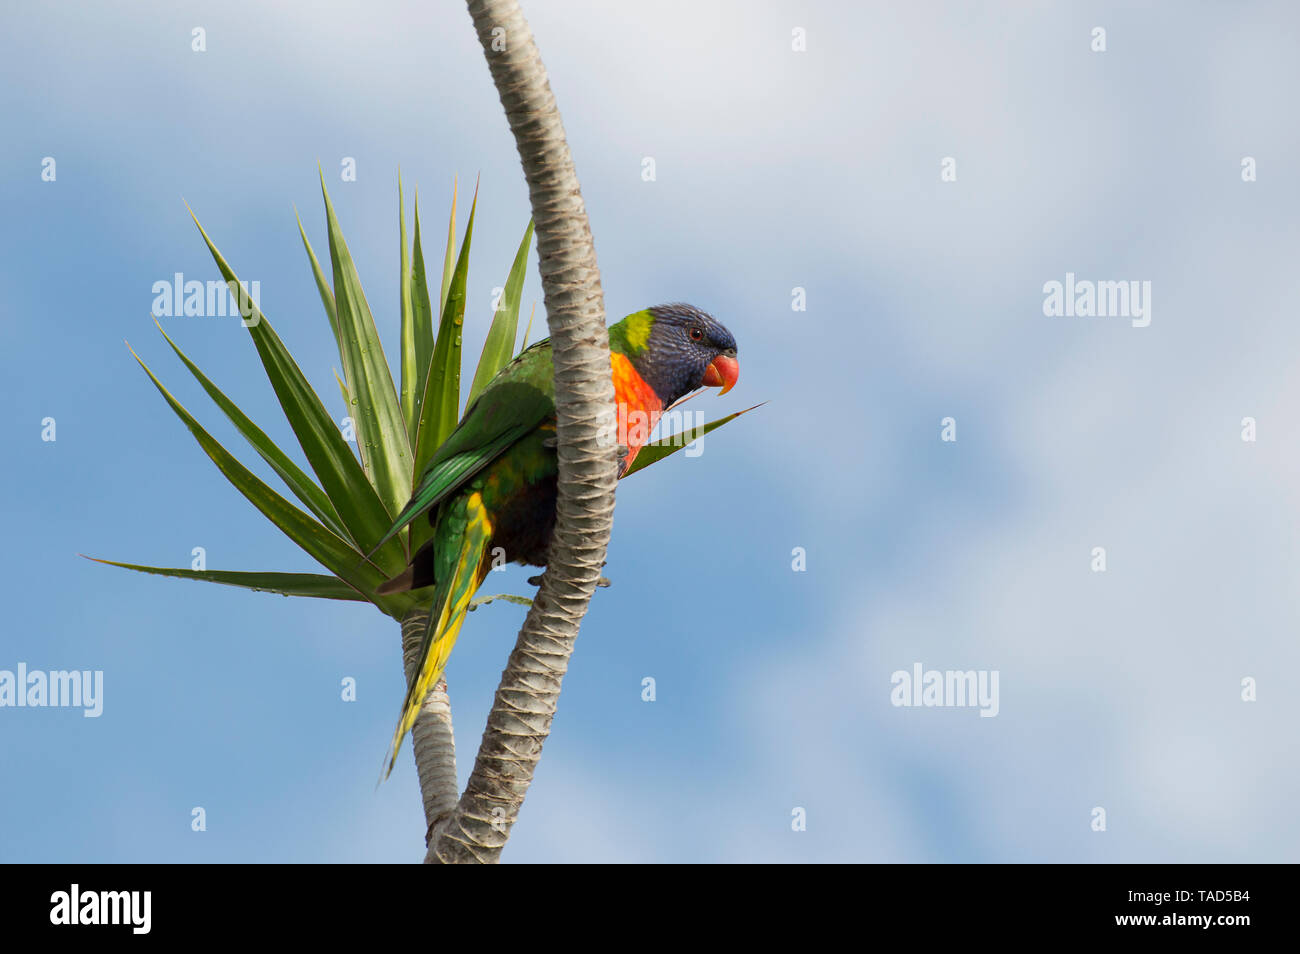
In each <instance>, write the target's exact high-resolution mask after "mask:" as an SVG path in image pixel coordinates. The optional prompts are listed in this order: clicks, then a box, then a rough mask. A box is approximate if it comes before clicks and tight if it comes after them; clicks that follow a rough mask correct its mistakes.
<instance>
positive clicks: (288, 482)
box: [154, 321, 348, 539]
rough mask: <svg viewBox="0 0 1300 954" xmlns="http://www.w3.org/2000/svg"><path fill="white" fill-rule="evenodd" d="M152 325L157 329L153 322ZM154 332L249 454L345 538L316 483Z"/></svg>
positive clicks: (344, 531) (182, 355) (344, 533)
mask: <svg viewBox="0 0 1300 954" xmlns="http://www.w3.org/2000/svg"><path fill="white" fill-rule="evenodd" d="M154 324H156V325H158V322H157V321H155V322H154ZM158 330H159V331H161V332H162V336H163V337H164V338H166V339H167V343H168V344H169V345H171V346H172V350H173V351H175V352H176V356H177V357H178V358H180V359H181V361H182V362H183V363H184V365H185V367H187V368H189V370H190V373H191V374H193V375H194V377H195V378H196V379H197V380H198V382H199V384H201V385H202V386H203V390H205V391H207V392H208V397H210V398H212V400H213V403H215V404H216V405H217V407H219V408H221V410H222V411H223V412H224V413H225V415H226V417H228V418H229V419H230V422H231V423H232V424H234V425H235V428H236V430H238V431H239V433H240V434H242V435H243V436H244V439H245V440H247V441H248V443H249V444H251V445H252V447H253V450H255V451H257V453H258V454H260V455H261V457H262V459H263V460H264V461H266V462H267V463H268V464H270V465H271V469H272V470H274V471H275V472H276V474H278V475H279V477H280V479H281V480H283V481H284V483H285V486H286V487H288V488H289V489H290V490H291V491H293V494H294V496H295V497H297V498H298V499H299V500H301V501H302V502H303V504H304V505H305V506H306V507H307V509H308V510H310V511H311V512H312V513H314V514H315V515H316V516H317V518H319V519H320V521H321V522H322V523H324V524H325V525H326V526H327V527H329V528H330V529H331V530H333V531H334V532H335V533H337V534H338V535H339V536H341V537H343V538H345V539H346V538H347V537H348V533H347V530H345V529H344V527H343V524H342V521H341V520H340V519H339V515H338V511H337V510H335V509H334V504H332V503H330V499H329V498H328V497H326V496H325V491H323V490H321V489H320V487H318V486H317V485H316V482H315V481H313V480H312V479H311V478H310V477H308V476H307V475H306V474H305V473H303V471H302V469H301V468H300V467H299V466H298V465H297V464H295V463H294V462H293V461H291V460H290V459H289V455H288V454H286V453H285V452H284V451H282V450H281V449H280V448H279V446H278V445H277V444H276V443H275V441H273V440H271V438H269V437H267V436H266V432H265V431H263V430H262V429H261V428H260V427H258V426H257V425H256V424H254V423H253V422H252V420H251V419H249V417H248V415H247V414H245V413H244V412H243V411H241V410H240V409H239V407H238V406H237V405H236V404H235V402H234V401H232V400H230V398H228V397H226V395H225V394H224V393H223V392H222V391H221V389H220V388H218V387H217V386H216V385H215V384H213V383H212V380H211V379H210V378H209V377H208V376H207V375H206V374H204V373H203V372H202V371H201V370H199V367H198V365H196V364H195V363H194V362H193V361H191V360H190V359H189V356H188V355H186V354H185V352H184V351H182V350H181V349H180V346H179V345H177V344H176V342H175V341H172V339H171V336H170V335H168V334H167V332H166V331H163V327H162V325H158Z"/></svg>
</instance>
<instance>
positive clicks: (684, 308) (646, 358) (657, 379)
mask: <svg viewBox="0 0 1300 954" xmlns="http://www.w3.org/2000/svg"><path fill="white" fill-rule="evenodd" d="M619 324H620V325H623V326H625V328H624V329H623V330H624V338H625V340H626V342H627V350H626V351H625V352H624V353H625V354H626V355H627V357H628V358H629V359H630V360H631V362H632V366H633V367H635V368H636V371H637V374H639V375H641V378H642V379H643V380H644V381H645V382H646V383H647V384H648V385H650V386H651V387H652V388H654V390H655V394H657V395H658V396H659V398H660V400H662V401H663V403H664V407H668V406H669V405H671V404H672V403H673V402H675V401H677V400H678V399H679V398H681V397H683V396H684V395H686V394H689V393H690V392H691V391H694V390H696V389H697V388H704V387H720V388H722V391H721V392H720V393H722V394H726V393H727V392H728V391H730V390H731V389H732V388H733V387H735V385H736V381H737V380H738V379H739V377H740V364H739V363H738V362H737V361H736V339H735V338H733V337H732V335H731V332H730V331H728V330H727V329H726V328H724V327H723V326H722V323H721V322H720V321H718V320H717V319H716V318H714V317H713V316H712V315H709V314H708V313H706V312H703V311H701V310H700V309H698V308H696V307H694V306H693V305H685V304H681V303H675V304H671V305H656V306H655V307H653V308H647V309H646V310H645V311H641V312H637V313H636V314H635V315H629V316H628V317H627V318H625V319H623V321H622V322H620V323H619Z"/></svg>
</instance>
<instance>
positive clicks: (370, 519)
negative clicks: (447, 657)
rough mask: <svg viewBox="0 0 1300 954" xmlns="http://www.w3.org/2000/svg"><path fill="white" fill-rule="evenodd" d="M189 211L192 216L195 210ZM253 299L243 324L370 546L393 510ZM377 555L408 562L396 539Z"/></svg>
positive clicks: (311, 455)
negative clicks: (382, 497)
mask: <svg viewBox="0 0 1300 954" xmlns="http://www.w3.org/2000/svg"><path fill="white" fill-rule="evenodd" d="M190 215H191V217H193V211H192V210H191V213H190ZM194 224H195V225H196V226H197V227H198V230H199V234H200V235H202V236H203V241H204V242H205V243H206V245H207V247H208V252H209V253H210V254H211V255H212V258H213V260H214V261H215V262H216V264H217V268H218V269H219V270H220V271H221V274H222V276H223V277H224V278H225V279H226V281H227V282H237V281H238V278H237V277H236V276H235V273H234V271H233V270H232V269H231V267H230V265H229V264H228V263H227V262H226V260H225V258H223V257H222V255H221V252H220V251H218V249H217V247H216V246H215V245H214V244H213V243H212V239H211V238H209V237H208V234H207V232H205V231H204V229H203V226H202V225H201V224H200V223H199V220H198V219H197V218H194ZM249 304H250V308H251V311H250V315H249V317H248V318H247V319H245V320H244V321H243V322H242V323H243V324H244V325H245V326H246V327H247V328H248V333H249V335H250V336H251V337H252V339H253V344H254V346H255V347H256V348H257V354H258V357H259V358H260V359H261V362H262V367H263V369H264V370H265V372H266V376H267V379H268V380H269V381H270V382H271V387H272V389H273V390H274V391H275V396H276V398H277V400H279V402H280V407H281V408H282V409H283V410H284V414H285V417H286V418H288V420H289V426H290V427H291V428H293V433H294V436H295V437H297V439H298V444H299V446H301V447H302V451H303V454H305V455H306V457H307V461H308V463H310V464H311V468H312V470H313V471H314V472H315V474H316V477H317V479H318V480H319V481H320V484H321V487H322V488H323V489H324V491H325V495H326V496H327V497H329V499H330V502H331V503H332V504H333V505H334V508H335V510H336V511H337V512H338V515H339V517H340V519H341V520H342V521H343V525H344V526H345V527H347V529H348V534H349V536H351V538H352V539H353V541H355V542H356V544H357V546H358V547H359V548H361V549H363V550H368V549H369V548H370V547H373V546H374V545H375V543H376V542H377V541H378V540H379V539H380V538H381V537H382V536H383V535H384V533H385V532H386V531H387V530H388V527H389V523H390V514H389V512H388V510H387V509H386V508H385V507H384V504H383V501H381V500H380V499H379V496H378V494H377V493H376V492H375V488H374V487H373V486H371V484H370V481H369V480H368V479H367V478H366V475H365V472H364V470H363V469H362V467H361V464H360V463H359V462H358V461H357V458H356V457H355V456H354V455H353V453H352V450H351V448H349V447H348V445H347V442H346V441H344V440H343V435H342V434H340V433H339V428H338V425H337V424H335V423H334V420H333V419H332V418H331V417H330V415H329V413H328V412H327V411H326V410H325V406H324V405H323V404H322V403H321V400H320V397H319V396H318V395H317V394H316V392H315V391H314V390H313V389H312V387H311V385H310V384H309V383H308V382H307V378H306V376H305V375H304V374H303V373H302V369H301V368H299V367H298V364H297V362H295V361H294V360H293V357H292V356H291V355H290V354H289V350H288V349H287V348H286V347H285V346H284V342H283V341H281V340H280V337H279V335H277V334H276V333H275V329H274V328H272V327H271V322H270V321H269V320H268V319H267V318H266V316H265V315H264V314H262V312H261V311H260V310H259V309H258V308H257V307H256V305H253V304H252V303H251V302H250V303H249ZM374 557H375V559H376V560H377V562H378V563H379V565H380V566H381V567H383V568H384V569H386V570H387V571H388V572H389V573H397V572H399V571H400V570H401V568H402V567H403V566H405V565H406V555H405V552H404V550H403V549H402V548H401V546H400V544H397V543H394V544H392V545H391V546H390V547H388V548H387V549H381V550H379V551H378V552H377V553H376V554H374Z"/></svg>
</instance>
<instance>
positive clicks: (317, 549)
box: [131, 351, 383, 592]
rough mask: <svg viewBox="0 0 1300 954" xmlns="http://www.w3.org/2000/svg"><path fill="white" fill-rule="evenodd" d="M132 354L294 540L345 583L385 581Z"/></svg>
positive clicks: (229, 475)
mask: <svg viewBox="0 0 1300 954" xmlns="http://www.w3.org/2000/svg"><path fill="white" fill-rule="evenodd" d="M131 354H132V355H133V356H134V357H135V359H136V361H138V362H139V364H140V367H141V368H143V369H144V372H145V374H147V375H148V376H149V379H150V380H151V381H152V382H153V385H154V387H156V388H157V389H158V393H159V394H161V395H162V396H163V399H164V400H166V402H167V403H168V404H169V405H170V406H171V409H172V410H173V411H174V412H175V413H176V416H177V417H179V418H180V419H181V422H182V423H183V424H184V425H185V426H186V428H188V429H189V431H190V433H191V434H192V435H193V437H194V439H195V440H196V441H197V442H198V444H199V446H200V447H201V448H202V449H203V452H204V453H206V454H207V455H208V457H209V458H210V459H211V460H212V462H213V463H214V464H216V465H217V469H218V470H220V471H221V473H222V475H223V476H224V477H225V478H226V479H227V480H228V481H230V483H231V484H232V485H233V486H234V487H235V489H236V490H238V491H239V492H240V493H241V494H243V495H244V497H245V498H246V499H247V500H248V502H249V503H251V504H252V505H253V506H254V507H256V508H257V509H258V510H259V511H261V513H262V515H263V516H264V517H266V518H267V519H268V520H270V521H271V522H272V523H273V524H275V525H276V526H277V527H279V528H280V530H281V531H283V532H284V534H285V536H287V537H288V538H289V539H290V540H292V541H293V542H294V543H296V544H297V545H298V546H300V547H301V548H302V549H303V550H305V551H306V552H307V553H308V554H309V555H310V556H311V557H312V558H314V559H315V560H317V561H318V562H320V563H321V565H323V566H324V567H325V568H326V569H328V570H329V571H330V572H331V573H333V574H335V575H336V576H338V577H339V579H341V580H343V581H344V582H345V583H348V584H350V585H352V586H353V587H355V588H357V589H359V590H363V591H366V592H373V591H374V589H375V588H376V587H377V586H378V585H379V584H380V583H381V582H383V576H382V575H381V573H380V572H379V571H378V570H377V569H376V568H375V567H374V566H372V565H371V564H368V563H365V562H363V558H362V556H361V554H360V553H358V552H357V551H356V550H355V549H354V548H353V547H351V546H349V545H348V543H347V542H346V541H345V540H343V539H341V538H340V537H338V536H337V535H335V534H334V533H332V532H330V531H329V530H328V529H326V528H325V527H324V526H323V525H322V524H320V523H318V522H317V521H315V520H313V519H312V518H311V517H309V516H308V515H307V514H305V513H303V512H302V511H301V510H299V509H298V508H297V507H295V506H293V505H292V504H290V503H289V502H288V501H287V500H285V499H284V498H283V497H281V496H280V495H279V494H277V493H276V492H275V491H274V490H272V489H271V488H270V487H268V486H267V485H266V484H264V483H263V482H262V481H261V479H260V478H258V477H257V475H256V474H254V473H253V472H252V471H250V470H249V469H248V468H247V467H245V466H244V465H243V464H241V463H240V462H239V461H238V460H237V459H235V457H234V455H233V454H231V453H230V452H229V451H227V450H226V449H225V448H224V447H222V446H221V444H220V443H219V442H218V441H217V440H216V439H215V438H213V436H212V435H211V434H209V433H208V432H207V431H206V430H205V429H204V428H203V426H202V425H201V424H199V422H198V421H197V420H195V418H194V416H193V415H192V414H190V412H189V411H187V410H186V409H185V407H184V406H183V405H182V404H181V403H180V402H179V401H178V400H176V398H175V397H174V396H173V395H172V393H171V392H170V391H168V390H167V388H166V387H165V386H164V385H163V383H162V382H161V381H160V380H158V377H157V375H155V374H154V373H153V371H151V370H150V369H149V366H148V365H147V364H145V363H144V360H143V359H142V358H141V357H140V356H139V355H138V354H136V353H135V352H134V351H132V352H131Z"/></svg>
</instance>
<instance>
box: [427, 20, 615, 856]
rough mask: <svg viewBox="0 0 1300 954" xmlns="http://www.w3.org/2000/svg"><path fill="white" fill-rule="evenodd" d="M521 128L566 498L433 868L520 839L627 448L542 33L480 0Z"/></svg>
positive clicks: (507, 100) (506, 101) (491, 64)
mask: <svg viewBox="0 0 1300 954" xmlns="http://www.w3.org/2000/svg"><path fill="white" fill-rule="evenodd" d="M468 5H469V12H470V16H471V18H472V19H473V21H474V29H475V31H476V32H477V33H478V38H479V42H480V43H481V44H482V46H483V52H484V54H485V55H486V56H487V61H488V68H489V69H490V70H491V73H492V80H493V82H494V83H495V84H496V88H497V92H498V94H499V95H500V97H501V105H502V106H503V107H504V108H505V112H506V119H507V120H508V122H509V123H510V130H511V132H513V133H514V136H515V144H516V145H517V146H518V149H519V158H520V160H521V161H522V163H523V167H524V176H525V178H526V179H527V181H528V195H529V200H530V202H531V204H532V209H533V219H534V221H535V222H536V226H537V253H538V259H539V267H540V271H541V276H542V288H543V291H544V297H545V302H546V323H547V325H548V327H549V330H550V334H551V342H552V347H553V354H554V362H555V411H556V436H557V447H556V452H557V454H558V456H559V494H558V500H557V503H556V525H555V532H554V535H553V537H552V541H551V550H550V557H549V564H548V566H547V570H546V573H545V574H544V576H543V577H542V585H541V588H540V589H539V590H538V593H537V597H536V599H535V600H534V602H533V606H532V609H530V610H529V612H528V616H527V618H526V619H525V620H524V626H523V629H521V630H520V632H519V638H518V640H517V642H516V643H515V649H514V652H512V653H511V654H510V661H509V663H508V665H507V667H506V670H505V672H504V673H503V674H502V676H501V683H500V685H499V687H498V688H497V693H496V699H495V700H494V703H493V706H492V711H491V713H490V714H489V715H488V721H487V728H486V729H485V730H484V732H483V741H482V743H481V745H480V747H479V752H478V759H477V760H476V761H475V763H474V772H473V774H472V775H471V776H470V779H469V784H468V785H467V786H466V788H465V792H464V794H463V795H462V796H461V797H460V801H459V802H458V804H457V805H456V808H455V810H454V812H453V813H452V815H451V817H450V819H449V820H448V822H447V824H446V826H445V827H443V828H441V830H440V831H438V832H436V837H434V838H433V839H431V840H430V844H429V851H428V855H427V856H426V858H425V861H438V862H494V861H497V860H498V859H499V858H500V855H501V849H502V847H503V846H504V845H505V843H506V839H507V838H508V837H509V836H510V826H511V825H513V824H514V821H515V818H516V817H517V816H518V813H519V809H520V808H521V807H522V806H523V802H524V795H525V794H526V793H527V791H528V785H529V783H530V782H531V781H532V778H533V770H534V768H535V767H536V765H537V761H538V759H539V758H540V757H541V754H542V745H543V744H544V743H545V741H546V737H547V735H549V734H550V730H551V719H552V717H553V716H554V714H555V707H556V704H557V702H558V701H559V696H560V683H561V680H562V679H563V678H564V673H565V670H566V669H567V668H568V664H569V656H570V654H571V653H572V652H573V644H574V640H575V639H576V638H577V635H578V626H579V624H580V623H581V622H582V617H583V616H584V615H585V614H586V612H587V604H588V602H589V601H590V600H591V595H592V593H593V592H594V590H595V588H596V581H597V580H598V579H599V578H600V570H601V567H602V566H603V565H604V562H605V548H606V546H607V545H608V543H609V534H610V529H611V527H612V526H613V521H614V488H615V485H616V483H617V456H616V451H617V442H616V441H615V440H614V434H615V415H614V388H613V384H612V382H611V380H610V364H609V338H608V335H607V333H606V331H605V302H604V297H603V295H602V293H601V288H600V272H599V269H598V268H597V265H596V248H595V245H594V244H593V243H592V239H591V227H590V225H589V224H588V221H587V210H586V207H585V206H584V205H583V202H582V192H581V190H580V188H579V186H578V178H577V175H576V174H575V172H574V169H573V158H572V156H571V155H570V154H569V146H568V143H567V142H566V140H565V137H564V127H563V125H562V124H561V122H560V113H559V110H558V109H557V108H556V106H555V97H554V96H553V95H552V93H551V87H550V83H549V82H548V80H547V77H546V68H545V67H544V66H543V65H542V59H541V55H540V54H539V53H538V51H537V45H536V44H535V43H534V42H533V36H532V32H531V31H530V30H529V28H528V24H527V22H526V21H525V20H524V16H523V13H522V12H521V11H520V10H519V5H518V3H517V2H515V0H469V4H468Z"/></svg>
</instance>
